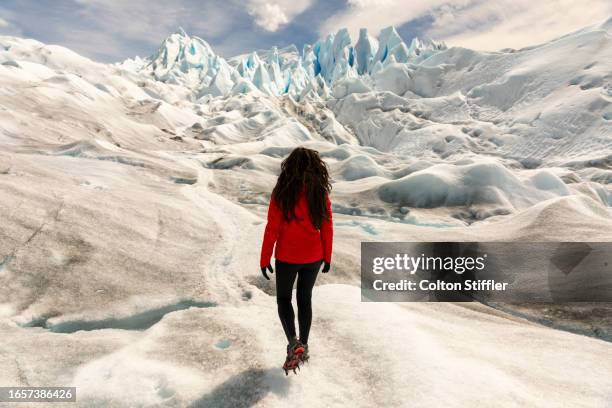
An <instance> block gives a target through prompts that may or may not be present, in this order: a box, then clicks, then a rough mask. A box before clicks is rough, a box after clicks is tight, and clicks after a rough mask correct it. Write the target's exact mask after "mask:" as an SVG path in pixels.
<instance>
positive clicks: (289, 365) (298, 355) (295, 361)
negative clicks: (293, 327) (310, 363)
mask: <svg viewBox="0 0 612 408" xmlns="http://www.w3.org/2000/svg"><path fill="white" fill-rule="evenodd" d="M303 354H304V346H302V345H301V344H299V343H298V344H296V345H295V347H293V349H292V350H290V352H289V353H287V359H286V360H285V364H283V370H285V375H289V371H293V374H297V372H296V371H295V370H296V369H297V370H299V369H300V363H302V362H303V361H305V360H303V359H302V355H303Z"/></svg>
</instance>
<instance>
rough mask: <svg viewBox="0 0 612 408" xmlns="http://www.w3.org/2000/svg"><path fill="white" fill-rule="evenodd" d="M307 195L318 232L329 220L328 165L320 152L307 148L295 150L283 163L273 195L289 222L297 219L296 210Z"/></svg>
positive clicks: (311, 215)
mask: <svg viewBox="0 0 612 408" xmlns="http://www.w3.org/2000/svg"><path fill="white" fill-rule="evenodd" d="M302 191H304V193H305V194H306V198H307V201H308V209H309V210H310V218H311V220H312V224H313V225H314V226H315V228H317V229H320V228H321V224H323V220H324V219H327V218H328V214H327V205H326V200H325V194H329V192H330V191H331V183H330V181H329V172H328V171H327V165H326V164H325V162H324V161H323V160H321V157H320V156H319V152H317V151H316V150H312V149H307V148H305V147H298V148H296V149H294V150H293V151H292V152H291V154H290V155H289V156H288V157H287V158H286V159H285V160H283V162H282V163H281V173H280V176H278V180H277V181H276V186H275V187H274V190H273V191H272V199H274V200H276V202H277V204H278V206H279V207H280V209H281V211H282V213H283V216H284V217H285V220H287V221H290V220H291V219H293V218H296V217H295V206H296V204H297V201H298V199H299V197H300V194H301V193H302Z"/></svg>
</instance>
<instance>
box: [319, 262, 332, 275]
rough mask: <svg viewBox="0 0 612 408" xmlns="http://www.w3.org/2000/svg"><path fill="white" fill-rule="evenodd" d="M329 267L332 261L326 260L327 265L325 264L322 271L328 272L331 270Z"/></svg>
mask: <svg viewBox="0 0 612 408" xmlns="http://www.w3.org/2000/svg"><path fill="white" fill-rule="evenodd" d="M329 268H331V263H329V262H325V266H323V270H322V271H321V272H323V273H327V272H329Z"/></svg>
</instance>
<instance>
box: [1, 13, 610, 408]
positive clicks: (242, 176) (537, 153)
mask: <svg viewBox="0 0 612 408" xmlns="http://www.w3.org/2000/svg"><path fill="white" fill-rule="evenodd" d="M381 50H382V51H381ZM610 72H612V39H611V37H610V24H609V22H608V23H604V24H602V25H600V26H595V27H589V28H586V29H584V30H581V31H579V32H576V33H572V34H569V35H567V36H564V37H562V38H560V39H557V40H554V41H551V42H550V43H547V44H542V45H540V46H537V47H531V48H528V49H524V50H513V51H504V52H497V53H481V52H477V51H473V50H467V49H463V48H450V49H446V47H445V46H444V45H443V44H439V43H436V42H434V41H421V40H416V39H415V40H413V41H412V43H411V44H410V45H409V46H407V45H406V44H405V43H404V42H403V40H401V38H400V37H399V35H397V32H396V31H395V30H394V29H392V28H390V29H386V30H384V31H383V32H382V33H381V34H380V35H379V36H378V38H377V39H374V38H373V37H371V36H370V35H369V34H368V33H367V32H365V31H362V32H361V34H360V37H359V39H358V40H357V42H356V43H355V44H354V45H353V43H352V41H351V39H350V38H349V37H348V32H346V31H343V30H341V31H339V32H338V33H337V34H335V35H330V36H328V37H326V38H324V39H322V40H321V41H319V42H318V43H316V44H314V45H312V46H306V47H304V50H303V51H302V53H301V54H300V53H298V51H297V49H295V47H289V48H287V49H282V50H279V49H273V50H269V51H260V52H256V53H250V54H247V55H244V56H238V57H235V58H229V59H227V60H225V59H224V58H222V57H220V56H218V55H216V54H215V53H214V50H212V48H211V47H210V46H209V45H208V44H207V43H206V42H205V41H204V40H202V39H199V38H197V37H191V36H189V35H187V34H186V33H185V32H184V31H183V30H179V31H178V32H177V33H174V34H172V35H171V36H170V37H169V38H168V39H166V40H165V41H164V42H163V44H162V46H161V47H160V49H159V51H158V52H157V53H156V54H154V55H153V56H152V57H150V58H147V59H133V60H129V61H126V62H124V63H122V64H115V65H105V64H100V63H96V62H94V61H91V60H88V59H86V58H84V57H81V56H79V55H77V54H75V53H73V52H72V51H70V50H67V49H65V48H62V47H58V46H49V45H45V44H42V43H39V42H37V41H33V40H24V39H20V38H15V37H0V146H2V148H1V149H0V197H1V198H2V199H1V200H0V225H1V226H2V227H1V229H0V332H1V335H2V340H3V349H2V353H0V366H2V367H3V369H2V371H1V372H0V382H2V384H7V385H10V384H15V385H16V384H19V385H33V386H34V385H74V386H76V387H78V404H77V405H79V406H87V407H89V406H190V405H192V406H265V407H269V406H287V405H288V404H289V403H291V404H292V405H297V406H302V405H304V406H305V405H312V406H346V405H348V404H350V405H355V406H372V405H386V406H466V405H472V406H491V405H495V406H546V407H555V406H559V407H560V406H584V407H591V406H606V405H608V404H609V403H610V401H612V393H611V392H610V390H611V389H612V345H611V343H609V342H605V341H602V340H599V339H595V338H590V337H586V336H582V335H577V334H572V333H568V332H565V331H560V330H556V329H554V328H548V327H543V326H540V325H537V324H535V323H531V322H529V321H527V320H524V319H520V318H517V317H513V316H512V315H511V314H508V313H504V312H501V311H499V310H495V309H493V308H490V307H487V306H484V305H479V304H451V303H443V304H434V303H422V304H374V303H361V302H360V294H359V288H358V285H359V276H360V272H359V257H358V255H357V256H356V254H359V245H360V242H361V241H366V240H378V241H410V240H424V241H439V240H449V241H453V240H457V241H466V240H467V241H469V240H478V241H486V240H491V241H515V240H532V241H550V240H552V241H560V240H561V241H563V240H566V241H580V240H584V241H611V240H612V233H611V232H610V231H612V211H611V209H610V203H611V200H612V188H611V184H610V181H611V180H612V175H611V174H612V133H611V131H612V127H611V122H610V118H612V104H611V102H612V91H611V90H612V85H611V82H610V79H611V76H610ZM297 145H304V146H308V147H311V148H315V149H317V150H319V151H320V152H321V155H322V156H323V157H324V159H325V160H326V162H327V163H328V165H329V167H330V170H331V174H332V177H333V181H334V189H333V194H332V200H333V211H334V217H335V227H336V234H335V248H334V259H333V266H332V271H331V272H330V273H329V274H327V275H321V276H320V278H319V280H318V282H317V284H318V286H317V288H315V291H314V307H315V312H314V314H315V317H314V319H315V321H314V324H313V329H312V336H311V339H312V341H311V354H312V363H311V364H310V365H308V366H307V367H305V369H304V370H302V372H301V373H300V375H299V376H295V377H294V376H291V377H288V378H286V377H285V376H284V374H283V372H282V371H281V370H280V368H279V367H280V364H281V363H282V360H283V354H284V347H285V342H284V339H283V335H282V331H281V327H280V324H279V323H278V321H277V317H276V303H275V298H274V288H273V285H272V284H271V283H270V282H267V281H265V280H263V278H262V277H261V276H260V272H259V268H258V264H257V262H258V259H259V249H260V242H261V241H260V240H261V237H262V233H263V228H264V225H265V215H266V209H267V203H268V200H269V194H270V191H271V189H272V187H273V185H274V182H275V179H276V176H277V175H278V171H279V165H280V162H281V160H282V159H283V157H285V156H286V155H287V154H288V153H289V152H290V151H291V150H292V149H293V148H294V147H295V146H297ZM346 353H350V354H351V355H354V356H356V357H355V358H350V359H347V358H345V356H346ZM245 356H248V357H249V358H248V359H247V360H246V361H245V358H244V357H245ZM58 406H61V404H60V405H58ZM71 406H72V405H71Z"/></svg>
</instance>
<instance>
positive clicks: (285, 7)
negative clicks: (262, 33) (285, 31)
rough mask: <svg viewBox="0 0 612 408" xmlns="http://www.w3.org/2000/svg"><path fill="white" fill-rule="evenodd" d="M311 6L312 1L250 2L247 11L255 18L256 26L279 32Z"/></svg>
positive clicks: (254, 0)
mask: <svg viewBox="0 0 612 408" xmlns="http://www.w3.org/2000/svg"><path fill="white" fill-rule="evenodd" d="M310 5H311V1H310V0H304V1H295V0H293V1H286V0H277V1H267V0H250V1H249V2H248V6H247V10H248V13H249V15H251V16H253V17H254V21H255V24H256V25H258V26H259V27H261V28H263V29H264V30H266V31H271V32H274V31H277V30H278V29H279V28H280V27H282V26H284V25H286V24H288V23H289V22H290V21H291V20H293V19H294V18H295V17H296V16H298V15H299V14H301V13H302V12H303V11H304V10H306V9H307V8H308V7H309V6H310Z"/></svg>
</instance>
